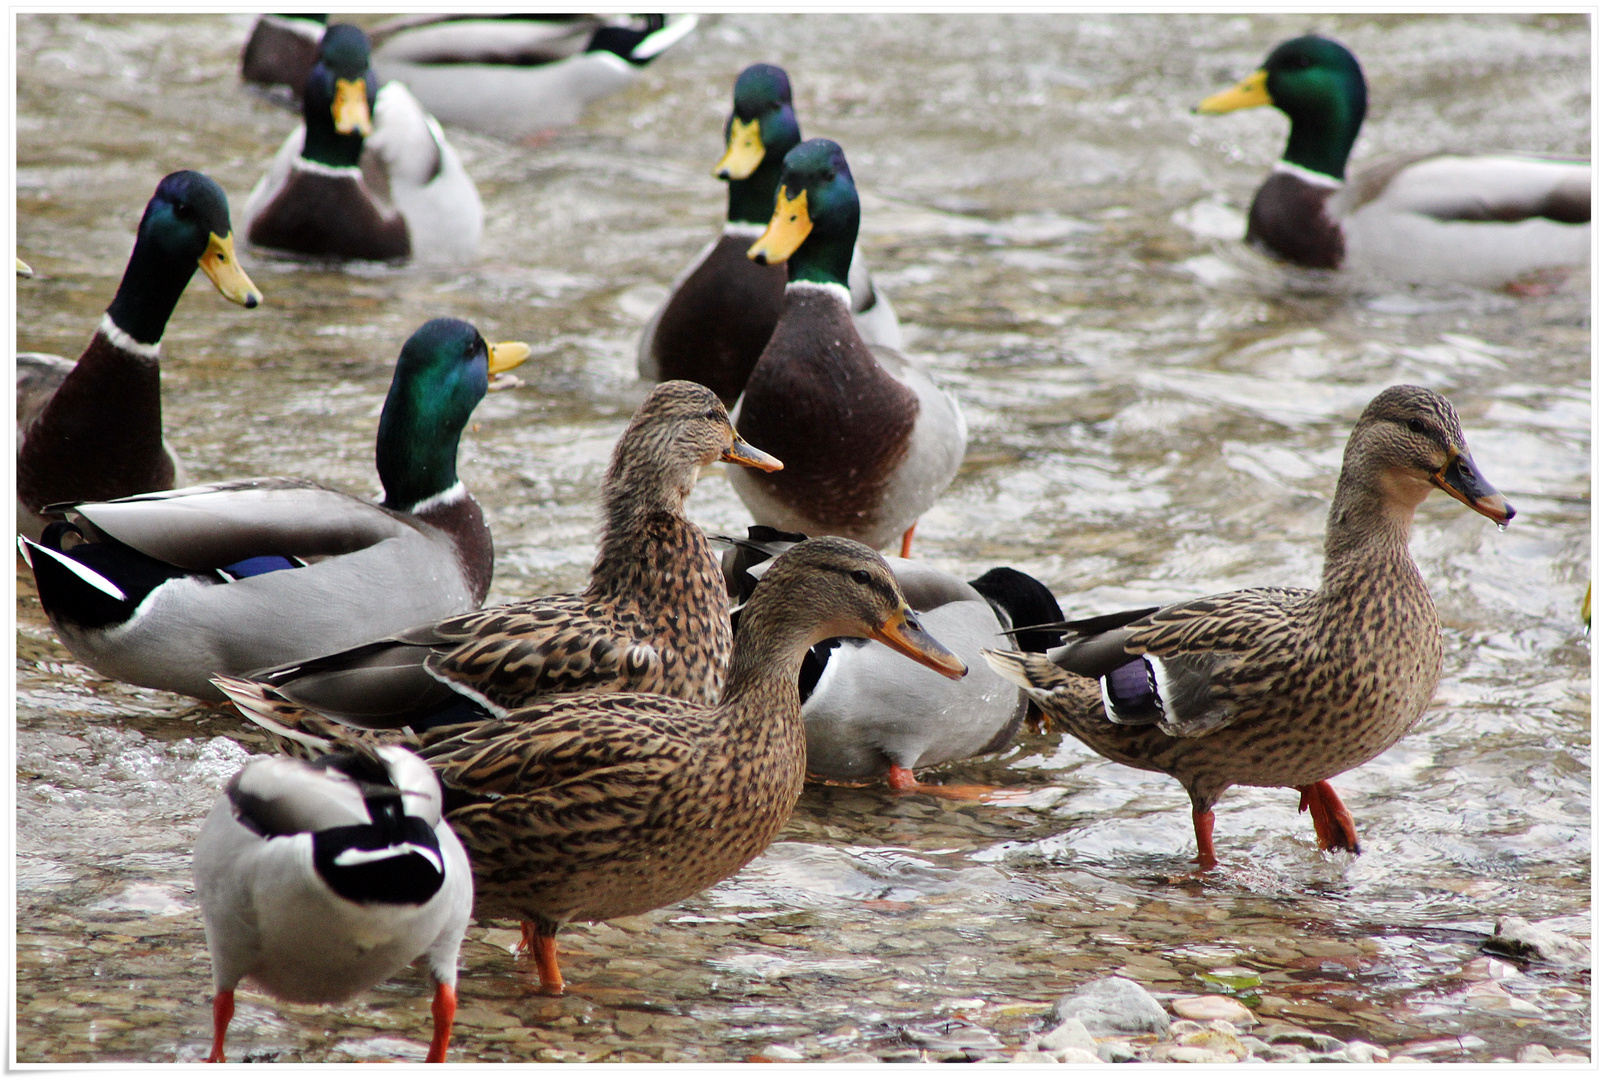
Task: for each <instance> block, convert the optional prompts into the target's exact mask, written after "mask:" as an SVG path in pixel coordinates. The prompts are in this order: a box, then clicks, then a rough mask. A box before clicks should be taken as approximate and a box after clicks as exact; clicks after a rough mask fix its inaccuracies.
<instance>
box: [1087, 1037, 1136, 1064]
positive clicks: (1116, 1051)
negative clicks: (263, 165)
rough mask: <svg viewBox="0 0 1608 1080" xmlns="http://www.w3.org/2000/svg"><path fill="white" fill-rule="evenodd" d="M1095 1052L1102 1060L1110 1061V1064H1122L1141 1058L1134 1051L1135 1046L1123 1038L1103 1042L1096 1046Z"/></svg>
mask: <svg viewBox="0 0 1608 1080" xmlns="http://www.w3.org/2000/svg"><path fill="white" fill-rule="evenodd" d="M1094 1052H1095V1054H1096V1055H1097V1056H1098V1057H1099V1058H1100V1060H1101V1061H1104V1062H1108V1063H1110V1064H1121V1063H1123V1062H1127V1061H1138V1060H1139V1055H1138V1054H1137V1053H1135V1052H1134V1049H1133V1047H1132V1046H1129V1045H1128V1044H1127V1043H1125V1042H1122V1041H1121V1040H1113V1041H1111V1042H1103V1043H1101V1044H1100V1045H1099V1046H1097V1047H1096V1048H1095V1051H1094Z"/></svg>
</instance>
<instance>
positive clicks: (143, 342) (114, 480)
mask: <svg viewBox="0 0 1608 1080" xmlns="http://www.w3.org/2000/svg"><path fill="white" fill-rule="evenodd" d="M18 265H19V267H20V266H21V262H20V260H19V262H18ZM197 267H200V268H201V272H202V273H204V274H206V275H207V277H208V278H210V279H211V281H212V284H213V285H215V286H217V289H218V292H219V293H221V294H222V295H223V297H224V298H225V299H227V300H231V301H233V302H234V303H236V304H240V305H241V306H243V307H247V308H254V307H256V306H257V305H258V304H260V303H262V293H260V292H258V291H257V287H256V286H255V285H253V284H252V283H251V279H250V278H249V277H247V276H246V272H245V271H244V270H242V269H241V268H240V263H239V262H238V261H237V260H236V259H235V250H234V234H233V233H232V232H231V231H230V229H229V199H228V197H227V196H225V195H224V193H223V189H222V188H220V187H219V186H218V185H217V184H216V183H214V182H213V181H212V179H211V178H210V177H207V176H204V175H203V174H201V173H198V172H190V171H184V172H176V173H170V174H169V175H167V176H164V177H163V178H162V182H161V183H160V184H158V185H157V187H156V193H155V194H154V195H152V196H151V201H150V202H148V203H146V205H145V214H144V216H143V217H141V218H140V228H139V233H138V235H137V236H136V238H135V240H134V251H133V253H132V254H131V255H129V257H128V268H127V269H125V270H124V271H123V280H122V283H121V284H119V285H118V287H117V296H116V297H114V298H113V300H112V305H111V307H109V308H107V309H106V314H105V315H104V316H102V317H101V322H100V328H99V329H98V330H96V331H95V336H94V337H93V338H91V339H90V342H89V347H88V348H87V349H85V350H84V354H83V355H82V356H80V357H79V358H78V362H77V363H76V364H74V363H72V362H71V361H68V360H65V359H63V358H62V357H59V356H51V355H48V354H46V353H21V354H19V355H18V357H17V531H18V532H19V533H21V534H22V535H24V536H26V537H28V538H29V539H32V540H37V539H39V537H40V535H41V534H42V533H43V532H44V529H45V525H46V519H45V518H44V517H43V516H41V515H40V512H39V511H40V509H41V508H42V507H44V506H46V505H47V504H50V503H57V502H62V501H64V500H67V499H117V498H121V497H122V496H124V495H133V494H135V493H137V492H141V491H160V490H161V489H163V488H168V487H172V486H173V483H174V480H175V478H176V477H177V476H178V475H179V473H180V469H179V465H178V462H177V461H176V460H175V458H174V456H173V452H172V450H171V448H170V447H169V446H168V445H167V443H166V441H165V440H164V439H163V438H162V374H161V371H160V370H159V368H158V365H157V358H158V356H159V355H160V349H161V347H162V334H163V332H164V331H165V330H166V329H167V322H168V318H169V316H171V315H172V314H173V309H174V308H175V307H176V306H177V305H178V303H179V297H180V296H182V295H183V294H184V289H185V287H186V286H187V285H189V284H190V278H191V277H192V276H193V275H194V274H195V271H196V268H197Z"/></svg>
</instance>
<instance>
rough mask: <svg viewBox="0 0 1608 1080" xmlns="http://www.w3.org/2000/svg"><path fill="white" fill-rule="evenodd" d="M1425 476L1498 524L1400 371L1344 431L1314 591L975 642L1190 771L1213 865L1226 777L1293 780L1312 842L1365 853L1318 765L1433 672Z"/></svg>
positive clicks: (1388, 732)
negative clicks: (1417, 543)
mask: <svg viewBox="0 0 1608 1080" xmlns="http://www.w3.org/2000/svg"><path fill="white" fill-rule="evenodd" d="M1434 488H1440V489H1441V490H1442V491H1445V492H1446V493H1447V494H1449V495H1451V496H1452V497H1453V498H1454V499H1456V500H1458V501H1459V502H1461V503H1463V504H1465V505H1467V506H1469V507H1471V508H1472V509H1474V510H1475V511H1477V512H1478V513H1480V514H1483V515H1485V516H1486V517H1488V518H1490V519H1491V520H1493V521H1495V522H1497V523H1498V524H1499V525H1505V524H1506V523H1507V522H1508V521H1510V520H1512V518H1513V514H1514V510H1513V507H1512V506H1510V505H1509V504H1508V503H1507V501H1506V500H1505V499H1503V498H1502V496H1501V495H1500V494H1499V493H1498V492H1497V491H1496V489H1495V488H1493V487H1492V486H1491V485H1490V483H1489V482H1488V481H1486V479H1485V478H1484V477H1483V476H1481V475H1480V472H1479V470H1478V469H1477V468H1475V466H1474V461H1473V458H1471V457H1470V456H1469V452H1468V445H1467V443H1466V442H1465V440H1464V438H1463V430H1462V427H1461V425H1460V424H1459V423H1458V419H1457V412H1456V410H1454V409H1453V408H1452V405H1451V402H1449V401H1447V400H1446V399H1445V398H1443V397H1441V396H1440V395H1439V394H1437V393H1435V392H1434V391H1432V390H1425V389H1423V388H1422V387H1417V386H1393V387H1391V388H1390V389H1388V390H1386V391H1384V392H1383V393H1382V394H1380V395H1379V396H1378V397H1376V398H1374V400H1373V401H1372V402H1371V403H1370V404H1369V405H1368V407H1367V408H1366V409H1364V410H1363V413H1362V417H1361V418H1360V419H1359V420H1358V421H1357V426H1356V428H1355V429H1354V430H1353V431H1352V433H1351V438H1350V440H1349V441H1348V442H1347V443H1346V451H1345V459H1344V462H1343V464H1342V465H1341V469H1340V483H1339V486H1338V487H1337V488H1336V489H1335V497H1334V504H1333V505H1332V506H1331V507H1330V509H1329V522H1328V528H1327V530H1326V532H1325V535H1324V564H1323V583H1322V585H1321V586H1320V587H1319V588H1318V589H1317V590H1316V591H1313V590H1310V589H1291V588H1263V589H1244V590H1241V591H1239V592H1231V593H1221V594H1218V595H1216V596H1208V597H1204V598H1202V599H1199V600H1188V601H1185V602H1183V603H1179V604H1171V605H1169V606H1167V607H1163V608H1146V609H1144V610H1141V611H1125V612H1120V613H1118V614H1115V615H1106V616H1100V617H1096V618H1092V619H1082V620H1074V621H1071V622H1068V623H1064V624H1062V625H1063V627H1064V628H1065V629H1067V630H1069V631H1071V634H1072V635H1073V636H1074V640H1072V641H1071V643H1070V644H1067V645H1065V646H1063V647H1062V648H1061V649H1059V650H1052V651H1051V652H1050V653H1049V654H1048V656H1034V655H1025V654H1022V653H1012V652H991V651H985V652H984V654H983V655H984V656H985V657H986V658H987V659H988V662H989V663H990V664H991V665H993V667H994V669H995V670H996V671H998V672H999V673H1000V674H1001V675H1003V676H1005V677H1006V678H1008V679H1011V680H1013V681H1014V682H1016V683H1018V684H1019V685H1021V686H1024V687H1026V688H1027V690H1028V692H1029V694H1031V695H1032V697H1033V699H1034V700H1035V701H1037V702H1038V704H1039V707H1040V708H1042V709H1043V710H1044V713H1045V715H1046V716H1047V717H1049V718H1050V720H1051V722H1052V723H1053V724H1055V725H1057V726H1059V727H1061V728H1063V729H1065V730H1067V731H1070V732H1071V733H1072V734H1074V735H1076V736H1077V737H1078V738H1079V739H1082V740H1083V741H1084V742H1085V743H1087V744H1088V745H1089V746H1090V747H1092V748H1093V749H1094V750H1095V751H1097V752H1098V753H1100V754H1103V755H1104V756H1106V757H1108V758H1110V759H1111V760H1112V761H1116V762H1119V763H1121V764H1123V765H1130V766H1132V767H1134V768H1136V769H1146V770H1149V771H1151V772H1164V773H1167V774H1168V775H1169V776H1172V777H1174V778H1176V779H1177V780H1178V781H1179V782H1180V783H1181V784H1183V785H1184V789H1185V790H1186V791H1188V792H1189V798H1190V802H1191V805H1192V807H1193V811H1194V820H1195V843H1196V849H1197V852H1198V854H1197V856H1196V858H1197V860H1198V861H1199V862H1200V864H1201V866H1202V867H1203V868H1205V869H1210V868H1211V867H1212V866H1214V865H1216V862H1217V857H1216V854H1215V852H1214V851H1213V847H1212V824H1213V816H1212V806H1213V804H1214V803H1216V802H1217V800H1218V798H1219V797H1220V796H1221V795H1222V794H1223V792H1224V791H1225V790H1227V789H1228V788H1229V787H1230V786H1232V785H1234V784H1249V785H1251V786H1253V787H1293V788H1295V789H1296V790H1298V791H1299V792H1300V793H1301V804H1300V807H1301V809H1302V810H1307V809H1310V810H1311V811H1312V822H1313V825H1314V827H1315V828H1316V830H1317V835H1318V843H1319V845H1320V846H1322V847H1323V848H1324V849H1325V850H1335V849H1340V848H1344V849H1346V850H1348V851H1352V852H1356V851H1360V850H1361V849H1360V848H1359V846H1358V844H1357V833H1356V829H1355V827H1354V825H1353V823H1352V819H1351V815H1350V813H1349V812H1347V810H1346V808H1345V806H1344V805H1343V804H1342V803H1341V801H1340V797H1339V796H1338V795H1336V794H1335V791H1334V789H1333V788H1332V787H1330V786H1329V783H1328V780H1329V778H1330V777H1332V776H1334V775H1336V774H1338V773H1342V772H1345V771H1346V770H1347V769H1353V768H1356V767H1357V766H1358V765H1361V764H1362V763H1364V762H1366V761H1369V760H1371V759H1373V758H1374V757H1376V756H1378V755H1379V754H1381V753H1383V752H1384V751H1385V750H1387V749H1389V748H1390V747H1391V746H1394V745H1395V744H1396V742H1397V741H1398V740H1400V739H1401V737H1402V736H1403V735H1405V734H1406V733H1407V731H1408V729H1409V728H1411V727H1412V726H1413V724H1414V723H1416V722H1417V720H1418V718H1419V717H1420V716H1422V715H1423V714H1424V710H1425V709H1426V708H1428V707H1429V701H1430V698H1431V696H1433V694H1434V692H1435V685H1436V683H1437V682H1439V680H1440V670H1441V633H1440V619H1439V618H1438V616H1437V615H1436V613H1435V602H1434V600H1433V599H1431V597H1430V595H1429V589H1428V588H1427V587H1425V585H1424V580H1423V578H1422V577H1420V576H1419V573H1418V568H1417V566H1415V565H1414V563H1413V559H1412V555H1411V553H1410V552H1409V551H1408V548H1407V540H1408V534H1409V532H1410V530H1411V528H1412V521H1413V511H1414V509H1415V508H1416V507H1417V506H1418V504H1419V503H1421V502H1423V501H1424V499H1425V498H1427V497H1428V495H1429V493H1430V491H1431V490H1433V489H1434Z"/></svg>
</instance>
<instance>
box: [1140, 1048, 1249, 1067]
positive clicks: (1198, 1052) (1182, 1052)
mask: <svg viewBox="0 0 1608 1080" xmlns="http://www.w3.org/2000/svg"><path fill="white" fill-rule="evenodd" d="M1150 1060H1151V1061H1177V1062H1182V1063H1184V1064H1188V1065H1229V1064H1232V1063H1233V1062H1235V1061H1237V1060H1239V1059H1238V1058H1236V1057H1234V1055H1232V1054H1225V1053H1223V1052H1222V1051H1220V1050H1214V1049H1212V1048H1211V1047H1207V1046H1180V1045H1178V1044H1176V1043H1164V1044H1162V1045H1161V1046H1158V1047H1156V1049H1155V1052H1154V1053H1153V1054H1151V1056H1150Z"/></svg>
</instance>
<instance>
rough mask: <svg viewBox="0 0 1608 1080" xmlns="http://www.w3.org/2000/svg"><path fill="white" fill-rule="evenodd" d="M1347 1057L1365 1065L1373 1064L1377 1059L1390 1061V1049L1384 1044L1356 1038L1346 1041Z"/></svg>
mask: <svg viewBox="0 0 1608 1080" xmlns="http://www.w3.org/2000/svg"><path fill="white" fill-rule="evenodd" d="M1346 1057H1347V1058H1349V1059H1350V1060H1352V1061H1356V1062H1360V1063H1361V1064H1363V1065H1371V1064H1373V1063H1374V1062H1376V1061H1389V1060H1390V1051H1389V1050H1386V1049H1385V1048H1384V1047H1383V1046H1375V1045H1374V1044H1373V1043H1370V1042H1363V1041H1362V1040H1361V1039H1354V1040H1352V1041H1351V1042H1348V1043H1346Z"/></svg>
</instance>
